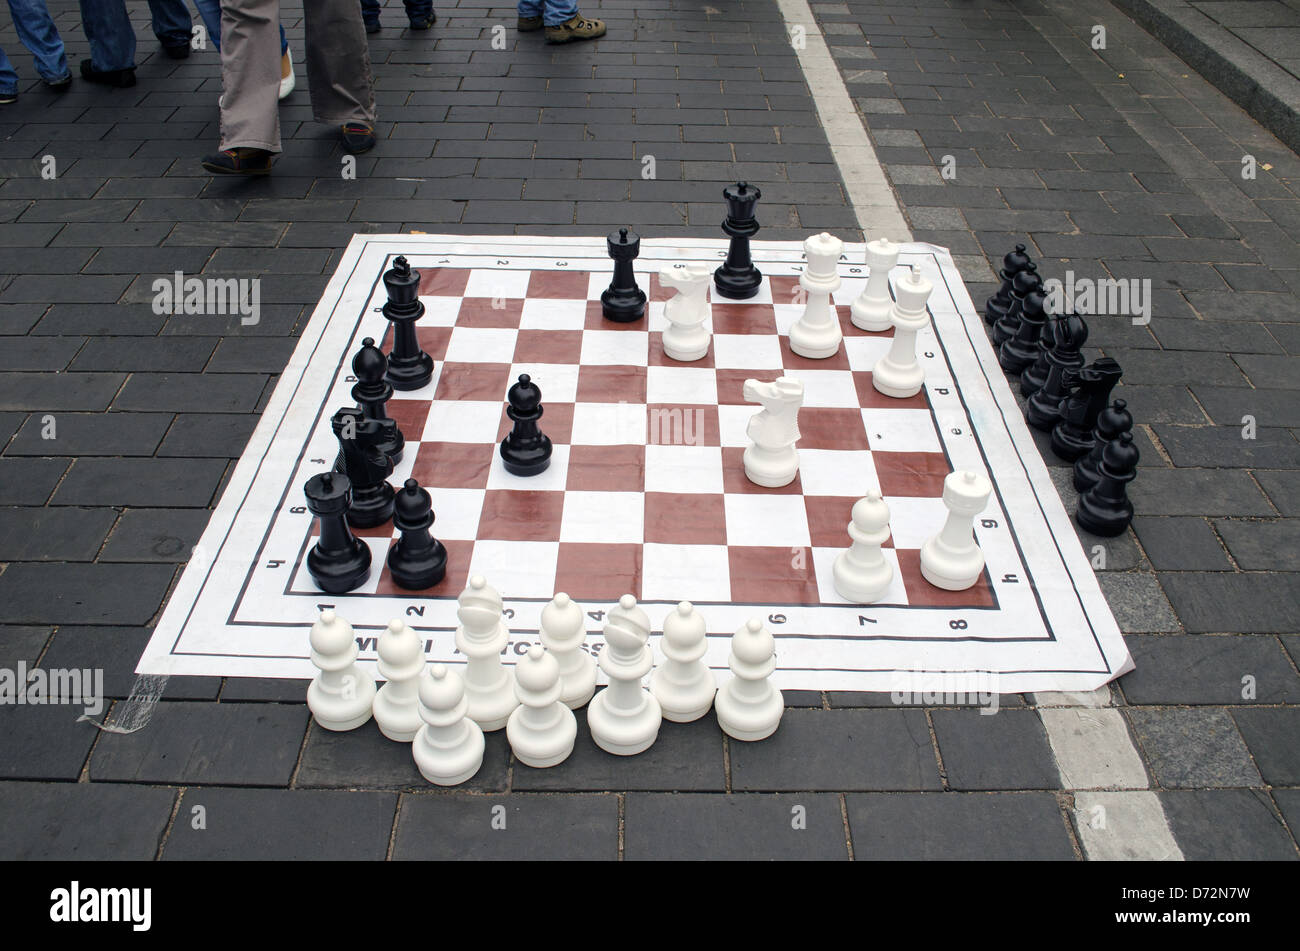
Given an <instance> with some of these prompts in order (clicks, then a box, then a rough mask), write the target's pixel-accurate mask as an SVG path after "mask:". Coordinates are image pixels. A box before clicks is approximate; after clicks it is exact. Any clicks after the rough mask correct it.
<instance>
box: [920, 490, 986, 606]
mask: <svg viewBox="0 0 1300 951" xmlns="http://www.w3.org/2000/svg"><path fill="white" fill-rule="evenodd" d="M992 493H993V483H991V482H989V480H988V478H987V477H985V476H982V475H980V474H979V473H978V472H971V471H969V470H967V471H963V472H950V473H948V476H947V478H945V479H944V480H943V504H944V505H946V506H947V507H948V518H947V519H946V520H945V521H944V523H943V528H942V529H940V530H939V534H937V535H935V536H934V537H933V538H931V539H930V540H929V541H927V542H926V543H925V544H924V545H922V546H921V575H922V576H923V577H924V578H925V580H926V581H928V582H930V584H932V585H936V586H937V587H940V588H945V589H947V590H948V591H963V590H965V589H966V588H969V587H970V586H971V585H973V584H974V583H975V582H976V581H978V580H979V577H980V575H981V574H982V573H983V571H984V552H982V551H980V547H979V545H977V544H976V543H975V532H974V527H975V516H976V515H978V514H979V513H980V512H982V511H984V506H986V505H988V501H989V496H990V495H991V494H992Z"/></svg>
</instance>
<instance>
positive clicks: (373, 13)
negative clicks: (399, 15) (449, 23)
mask: <svg viewBox="0 0 1300 951" xmlns="http://www.w3.org/2000/svg"><path fill="white" fill-rule="evenodd" d="M402 3H403V4H405V6H406V18H407V19H408V20H421V19H423V18H425V17H427V16H428V15H429V14H430V13H432V12H433V0H402ZM361 19H363V20H364V21H365V22H366V23H378V22H379V0H361Z"/></svg>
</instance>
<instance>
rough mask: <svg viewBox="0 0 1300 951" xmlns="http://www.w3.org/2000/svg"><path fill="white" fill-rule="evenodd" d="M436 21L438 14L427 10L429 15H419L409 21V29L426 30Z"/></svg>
mask: <svg viewBox="0 0 1300 951" xmlns="http://www.w3.org/2000/svg"><path fill="white" fill-rule="evenodd" d="M437 22H438V14H436V13H434V12H432V11H430V12H429V15H428V16H427V17H420V18H419V19H417V20H412V21H411V29H412V30H427V29H429V27H431V26H433V25H434V24H435V23H437Z"/></svg>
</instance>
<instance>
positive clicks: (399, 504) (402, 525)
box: [388, 479, 447, 591]
mask: <svg viewBox="0 0 1300 951" xmlns="http://www.w3.org/2000/svg"><path fill="white" fill-rule="evenodd" d="M393 524H394V525H395V526H397V529H398V530H399V531H400V532H401V533H402V537H401V538H399V539H397V541H395V542H393V544H392V547H390V548H389V549H388V571H389V573H390V574H392V576H393V581H394V582H396V583H397V584H398V585H399V586H400V587H403V588H405V589H406V590H408V591H423V590H424V589H425V588H432V587H433V586H434V585H436V584H437V583H438V582H439V581H441V580H442V579H443V576H445V575H446V574H447V549H446V548H444V547H443V544H442V542H440V541H438V540H437V539H436V538H434V537H433V535H432V534H431V533H430V532H429V526H430V525H432V524H433V499H431V498H430V497H429V493H428V492H426V491H425V490H424V489H422V488H420V483H418V482H416V481H415V480H414V479H407V480H406V484H405V485H404V486H403V487H402V491H400V492H398V493H397V500H396V503H395V505H394V507H393Z"/></svg>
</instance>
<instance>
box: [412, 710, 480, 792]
mask: <svg viewBox="0 0 1300 951" xmlns="http://www.w3.org/2000/svg"><path fill="white" fill-rule="evenodd" d="M465 726H466V727H467V728H468V729H469V732H470V736H469V738H468V739H467V740H466V741H465V744H464V745H463V746H461V747H460V748H459V749H457V750H455V751H451V750H445V749H438V750H437V752H436V753H435V752H433V751H432V750H431V749H430V748H429V747H428V745H427V741H426V740H425V739H424V737H422V736H417V737H416V738H415V745H414V746H413V747H412V755H413V756H414V757H415V766H416V768H417V769H419V771H420V775H421V776H423V777H424V778H425V779H427V780H428V781H429V782H431V783H433V784H434V785H435V786H459V785H460V784H461V783H463V782H466V781H467V780H469V779H471V778H472V777H473V776H474V774H475V773H477V772H478V771H479V769H480V767H482V765H483V750H484V749H485V748H486V746H487V744H486V743H485V742H484V740H483V731H482V730H481V729H479V725H478V724H477V723H475V722H474V721H473V720H467V721H466V723H465ZM427 729H428V726H427V725H426V726H424V727H421V728H420V731H421V733H423V732H424V731H425V730H427ZM435 749H436V748H435Z"/></svg>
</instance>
